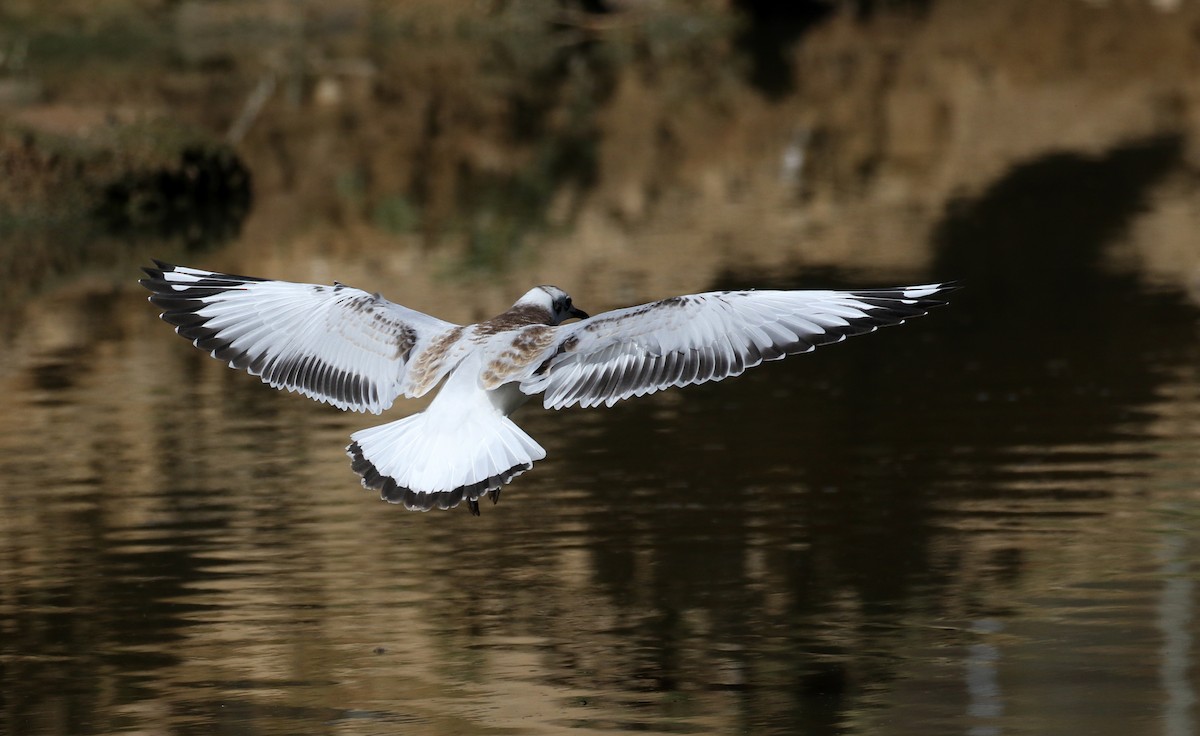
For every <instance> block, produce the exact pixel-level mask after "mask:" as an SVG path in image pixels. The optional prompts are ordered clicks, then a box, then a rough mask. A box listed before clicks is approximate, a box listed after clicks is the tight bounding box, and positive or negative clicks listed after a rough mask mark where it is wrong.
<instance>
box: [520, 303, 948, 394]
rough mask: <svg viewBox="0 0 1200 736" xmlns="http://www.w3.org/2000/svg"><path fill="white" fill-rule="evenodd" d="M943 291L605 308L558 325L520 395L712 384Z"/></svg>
mask: <svg viewBox="0 0 1200 736" xmlns="http://www.w3.org/2000/svg"><path fill="white" fill-rule="evenodd" d="M950 288H953V287H952V286H951V285H949V284H926V285H922V286H907V287H899V288H895V289H870V290H862V291H733V292H709V293H706V294H692V295H689V296H682V297H675V298H672V299H664V300H662V301H658V302H651V303H650V304H643V305H641V306H638V307H629V308H627V309H618V310H614V311H611V312H605V313H604V314H600V315H597V316H595V317H592V318H589V319H585V320H582V321H580V322H576V323H573V324H569V325H563V326H562V327H560V328H559V329H558V338H557V340H556V341H555V343H554V344H553V345H552V346H550V347H549V348H548V349H547V351H546V352H545V354H544V355H543V359H542V360H541V361H540V363H539V364H538V365H537V367H536V369H535V370H531V371H530V373H529V374H528V375H527V376H525V377H524V378H523V380H522V381H521V391H523V392H524V393H526V394H536V393H544V396H543V400H542V403H543V404H544V405H545V406H546V408H548V409H561V408H563V407H566V406H571V405H573V404H579V405H580V406H585V407H588V406H598V405H600V404H606V405H608V406H612V405H613V404H615V403H616V402H618V401H620V400H621V399H627V398H629V397H632V396H643V395H645V394H649V393H653V392H655V391H659V390H662V389H664V388H669V387H671V386H687V385H689V384H696V383H704V382H705V381H719V380H721V379H722V378H726V377H728V376H736V375H739V374H741V373H742V372H743V371H745V370H746V369H747V368H751V367H753V366H756V365H758V364H760V363H762V362H764V361H768V360H778V359H780V358H782V357H784V356H785V355H792V354H795V353H804V352H808V351H810V350H812V349H813V348H815V347H816V346H818V345H826V344H828V343H831V342H840V341H841V340H844V339H846V338H847V337H849V336H851V335H859V334H863V333H866V332H874V331H875V330H876V329H878V328H879V327H883V326H886V325H894V324H900V323H902V322H904V320H906V319H908V318H911V317H917V316H920V315H923V314H925V313H926V311H927V310H928V309H929V308H931V307H935V306H939V305H941V304H944V302H943V301H942V300H941V299H940V298H939V296H940V294H942V293H943V292H945V291H947V290H948V289H950Z"/></svg>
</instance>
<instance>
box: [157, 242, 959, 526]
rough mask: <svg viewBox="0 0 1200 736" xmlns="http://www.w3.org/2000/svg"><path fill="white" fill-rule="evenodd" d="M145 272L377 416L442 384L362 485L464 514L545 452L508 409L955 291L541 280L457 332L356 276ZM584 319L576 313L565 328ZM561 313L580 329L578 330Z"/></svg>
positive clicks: (729, 369) (774, 344)
mask: <svg viewBox="0 0 1200 736" xmlns="http://www.w3.org/2000/svg"><path fill="white" fill-rule="evenodd" d="M154 263H155V268H144V269H142V270H143V271H145V272H146V274H147V278H144V279H142V280H141V281H140V282H139V283H141V284H142V285H143V286H145V287H146V288H147V289H149V290H150V291H152V292H154V293H153V295H152V296H151V297H150V301H151V302H153V303H154V304H155V305H157V306H158V307H160V308H161V309H162V315H161V316H162V318H163V319H164V320H166V321H167V322H169V323H170V324H173V325H175V331H176V332H177V333H179V334H180V335H182V336H183V337H185V338H187V339H188V340H191V341H192V343H193V344H194V345H195V346H196V347H198V348H200V349H201V350H203V351H205V352H207V353H209V354H211V355H212V356H213V357H214V358H216V359H217V360H220V361H222V362H224V363H227V364H228V365H229V366H230V367H231V368H240V369H242V370H244V371H246V372H248V373H250V374H251V375H253V376H258V377H259V378H261V379H262V381H263V382H264V383H268V384H270V385H271V386H273V387H275V388H279V389H287V390H289V391H294V392H298V393H301V394H303V395H305V396H308V397H310V398H313V399H316V400H317V401H322V402H325V403H328V404H332V405H333V406H336V407H338V408H339V409H344V410H350V411H365V412H371V413H373V414H379V413H381V412H383V411H384V410H386V409H388V408H389V407H390V406H391V405H392V402H393V401H395V400H396V398H397V397H399V396H404V397H409V398H411V397H417V396H423V395H425V394H427V393H428V392H430V391H431V390H433V389H434V388H436V387H437V386H439V385H440V386H441V389H440V390H439V391H438V393H437V395H436V396H435V397H434V399H433V401H432V403H430V405H429V407H428V408H427V409H425V411H422V412H419V413H417V414H413V415H411V416H408V417H405V418H403V419H400V420H397V421H394V422H390V423H388V424H382V425H379V426H375V427H371V428H369V429H364V430H361V431H359V432H355V433H354V434H353V435H351V437H350V439H351V442H350V445H349V446H348V447H347V448H346V453H347V454H348V455H349V456H350V458H351V467H352V468H353V469H354V471H355V472H357V473H358V474H359V475H360V476H362V484H363V486H364V487H366V488H368V489H371V490H378V491H379V492H380V497H381V498H383V499H384V500H386V501H389V502H391V503H399V504H404V506H406V507H407V508H409V509H415V510H422V511H426V510H429V509H431V508H435V507H436V508H443V509H445V508H452V507H454V506H457V505H458V504H459V503H461V502H463V501H464V500H465V501H466V502H467V505H468V507H469V509H470V510H471V512H472V513H473V514H476V515H477V514H478V513H479V498H480V497H481V496H482V495H484V494H488V496H489V497H490V498H491V499H492V501H493V502H495V501H497V500H498V499H499V494H500V489H501V488H502V487H503V486H504V485H505V484H506V483H508V482H509V481H511V480H512V479H513V478H515V477H516V476H518V475H520V474H521V473H524V472H525V471H526V470H529V469H530V468H531V467H533V463H534V462H535V461H537V460H541V459H542V458H544V457H545V456H546V451H545V450H544V449H542V447H541V445H539V444H538V443H537V442H535V441H534V440H533V438H531V437H530V436H529V435H528V434H526V433H525V432H524V431H523V430H522V429H521V428H520V427H518V426H517V425H516V424H514V423H513V421H512V420H511V419H510V418H509V415H511V414H512V413H513V411H514V410H516V409H517V407H519V406H520V405H521V404H523V403H525V401H527V400H528V399H529V398H530V397H531V396H534V395H537V394H541V396H542V404H543V405H544V406H545V407H546V408H547V409H562V408H564V407H568V406H576V405H578V406H583V407H591V406H599V405H600V404H604V405H606V406H612V405H613V404H615V403H616V402H617V401H620V400H621V399H627V398H630V397H633V396H644V395H646V394H651V393H654V392H656V391H661V390H662V389H666V388H670V387H672V386H688V385H691V384H697V383H704V382H706V381H719V380H721V379H723V378H727V377H729V376H737V375H740V374H741V373H742V372H743V371H745V370H746V369H747V368H752V367H754V366H756V365H758V364H760V363H763V362H765V361H770V360H778V359H780V358H783V357H784V356H786V355H793V354H796V353H806V352H809V351H811V350H812V349H814V348H815V347H817V346H818V345H826V344H829V343H834V342H840V341H842V340H844V339H846V338H847V337H849V336H851V335H860V334H864V333H867V332H874V331H875V330H876V329H878V328H879V327H883V326H886V325H895V324H901V323H903V322H904V321H905V320H906V319H908V318H911V317H917V316H920V315H923V314H925V313H926V311H927V310H928V309H930V308H931V307H936V306H940V305H942V304H944V303H945V302H944V300H943V295H944V293H945V292H946V291H948V290H949V289H951V288H953V285H952V284H947V283H941V284H924V285H920V286H903V287H896V288H890V289H865V290H852V291H767V290H762V291H756V290H750V291H714V292H708V293H704V294H689V295H687V296H677V297H671V298H669V299H663V300H660V301H656V302H650V303H648V304H642V305H640V306H635V307H628V308H625V309H616V310H613V311H611V312H605V313H603V314H598V315H596V316H594V317H590V316H588V315H587V314H586V313H585V312H583V311H582V310H580V309H579V308H577V307H576V306H575V305H574V303H573V302H572V301H571V297H570V296H568V295H567V293H566V292H564V291H563V290H562V289H559V288H558V287H555V286H536V287H534V288H532V289H530V290H529V291H528V292H526V293H525V295H524V296H522V297H521V298H520V299H518V300H517V301H516V303H515V304H513V305H512V307H510V308H509V309H508V310H507V311H505V312H503V313H502V314H499V315H497V316H495V317H493V318H491V319H489V320H487V321H485V322H480V323H478V324H473V325H457V324H453V323H451V322H446V321H444V320H441V319H438V318H437V317H431V316H429V315H427V314H424V313H422V312H418V311H416V310H413V309H409V308H408V307H404V306H401V305H399V304H395V303H393V302H390V301H388V300H387V299H384V298H383V297H382V296H380V295H379V294H371V293H368V292H366V291H362V290H360V289H355V288H353V287H350V286H346V285H345V284H341V283H338V282H336V281H335V282H334V283H333V284H332V285H331V286H324V285H318V284H300V283H292V282H288V281H274V280H271V279H262V278H255V277H251V276H235V275H232V274H226V273H215V272H211V271H202V270H199V269H195V268H187V267H184V266H175V265H172V264H169V263H163V262H161V261H157V260H156V261H154ZM572 319H576V320H578V321H575V322H566V321H567V320H572ZM564 322H566V323H565V324H564Z"/></svg>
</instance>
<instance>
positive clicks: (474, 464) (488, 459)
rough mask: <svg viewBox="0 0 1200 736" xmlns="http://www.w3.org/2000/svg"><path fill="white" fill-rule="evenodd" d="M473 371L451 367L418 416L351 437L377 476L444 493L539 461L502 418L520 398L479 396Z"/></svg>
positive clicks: (514, 392)
mask: <svg viewBox="0 0 1200 736" xmlns="http://www.w3.org/2000/svg"><path fill="white" fill-rule="evenodd" d="M473 363H474V361H471V360H468V361H467V362H466V363H465V364H464V365H461V366H459V368H458V369H457V370H456V371H455V372H454V373H453V374H452V375H451V376H450V377H449V378H448V379H447V381H446V384H445V385H444V386H443V387H442V389H441V391H439V392H438V395H437V396H436V397H435V398H434V400H433V403H432V404H430V405H429V408H428V409H426V410H425V411H423V412H421V413H419V414H414V415H412V416H410V417H405V418H404V419H401V420H398V421H395V422H391V423H389V424H383V425H380V426H378V427H371V428H370V429H364V430H361V431H359V432H355V433H354V434H353V435H352V436H351V439H352V440H354V441H355V442H357V443H358V446H359V448H360V449H361V451H362V454H363V457H364V458H365V459H367V460H368V461H370V462H371V463H372V464H373V465H374V466H375V469H376V471H378V472H379V474H380V475H383V476H386V477H390V478H392V480H394V481H395V482H396V484H397V485H399V486H401V487H403V488H408V489H411V490H412V491H415V492H417V493H439V492H449V491H453V490H455V489H457V488H461V487H463V486H469V485H473V484H477V483H482V482H486V481H488V479H490V478H506V477H507V476H509V475H511V472H510V471H512V470H513V469H514V468H516V469H524V468H528V467H529V466H530V465H532V464H533V462H534V461H536V460H541V459H542V458H544V457H546V451H545V450H544V449H542V447H541V445H539V444H538V443H537V442H535V441H534V440H533V439H532V438H531V437H530V436H529V435H527V434H525V432H524V431H523V430H522V429H521V428H520V427H518V426H517V425H516V424H515V423H513V421H512V420H511V419H509V418H508V416H507V414H508V413H511V412H512V411H513V410H514V409H516V407H517V406H519V405H520V403H521V402H522V401H523V399H524V398H525V397H524V396H523V395H522V394H521V393H520V391H519V390H518V389H517V387H516V386H515V385H514V384H509V385H506V386H501V387H500V388H499V389H497V390H495V391H486V390H484V389H482V388H480V387H479V383H478V379H477V378H476V376H477V375H478V369H477V367H475V366H474V365H473ZM490 485H494V486H496V487H498V486H499V485H500V483H492V484H490Z"/></svg>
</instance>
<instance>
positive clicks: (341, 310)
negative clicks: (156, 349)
mask: <svg viewBox="0 0 1200 736" xmlns="http://www.w3.org/2000/svg"><path fill="white" fill-rule="evenodd" d="M155 264H156V265H157V266H158V268H147V269H144V270H145V271H146V273H147V275H148V276H149V278H146V279H142V281H141V284H142V285H143V286H145V287H146V288H148V289H150V290H151V291H153V292H154V295H153V296H151V297H150V301H152V302H154V303H155V304H156V305H158V306H159V307H161V308H162V309H163V313H162V318H163V319H164V320H166V321H167V322H170V323H171V324H173V325H176V328H175V331H176V332H178V333H179V334H180V335H183V336H184V337H186V338H188V339H189V340H191V341H192V342H193V343H194V344H195V345H196V347H198V348H200V349H202V350H204V351H206V352H209V353H210V354H211V355H212V356H213V357H214V358H217V359H218V360H221V361H224V362H226V363H228V364H229V365H230V367H233V368H241V369H244V370H246V371H247V372H249V373H250V374H251V375H255V376H259V377H261V378H262V380H263V382H264V383H268V384H270V385H271V386H274V387H275V388H280V389H288V390H289V391H296V392H299V393H301V394H304V395H305V396H308V397H310V398H313V399H316V400H317V401H324V402H327V403H330V404H333V405H334V406H336V407H338V408H340V409H349V410H353V411H369V412H372V413H375V414H378V413H380V412H382V411H384V410H385V409H387V408H388V407H389V406H391V405H392V402H393V401H395V399H396V397H397V396H399V395H401V394H406V395H416V394H419V393H423V392H424V391H426V390H428V388H429V385H424V386H422V387H421V388H419V389H417V390H415V391H413V390H409V383H408V382H407V381H406V380H405V378H406V367H407V365H408V363H409V358H410V357H411V356H413V355H417V354H419V353H420V352H421V350H422V349H423V348H425V347H427V346H428V345H429V344H430V343H431V342H434V341H436V340H437V338H438V337H440V336H443V335H447V334H449V333H451V332H452V331H453V330H455V329H456V328H457V325H454V324H452V323H450V322H445V321H442V320H440V319H437V318H435V317H431V316H429V315H427V314H423V313H421V312H418V311H416V310H412V309H408V308H407V307H402V306H400V305H399V304H394V303H392V302H389V301H388V300H386V299H384V298H383V297H381V296H379V295H378V294H368V293H367V292H365V291H362V290H361V289H354V288H351V287H348V286H345V285H343V284H337V283H335V284H334V285H333V286H320V285H316V284H297V283H291V282H287V281H271V280H265V279H257V278H253V277H248V276H234V275H231V274H223V273H213V272H209V271H201V270H198V269H193V268H186V267H183V266H174V265H171V264H168V263H162V262H159V261H155Z"/></svg>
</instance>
